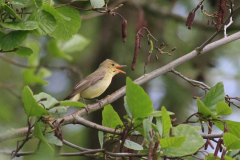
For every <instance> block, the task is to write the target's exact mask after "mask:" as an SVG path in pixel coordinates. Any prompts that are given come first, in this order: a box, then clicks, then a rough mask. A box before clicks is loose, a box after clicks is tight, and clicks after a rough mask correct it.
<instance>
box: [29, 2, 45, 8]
mask: <svg viewBox="0 0 240 160" xmlns="http://www.w3.org/2000/svg"><path fill="white" fill-rule="evenodd" d="M31 1H32V3H33V4H34V6H35V7H36V8H37V9H39V8H41V7H42V5H43V1H42V0H31Z"/></svg>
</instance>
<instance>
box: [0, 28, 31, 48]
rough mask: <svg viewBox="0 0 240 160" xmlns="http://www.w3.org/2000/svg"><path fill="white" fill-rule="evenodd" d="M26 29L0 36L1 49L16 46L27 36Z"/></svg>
mask: <svg viewBox="0 0 240 160" xmlns="http://www.w3.org/2000/svg"><path fill="white" fill-rule="evenodd" d="M28 33H29V32H28V31H12V32H9V33H8V34H5V35H4V36H3V37H2V38H1V42H0V46H1V48H2V49H3V50H5V51H8V50H13V49H15V48H18V47H19V46H20V45H21V44H22V43H23V41H25V40H26V39H27V37H28Z"/></svg>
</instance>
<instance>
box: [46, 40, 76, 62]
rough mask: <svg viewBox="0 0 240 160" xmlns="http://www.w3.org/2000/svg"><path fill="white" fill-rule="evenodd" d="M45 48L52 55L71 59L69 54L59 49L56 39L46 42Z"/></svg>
mask: <svg viewBox="0 0 240 160" xmlns="http://www.w3.org/2000/svg"><path fill="white" fill-rule="evenodd" d="M47 50H48V52H49V53H50V54H51V55H52V56H53V57H56V58H65V59H67V60H72V57H71V56H69V55H67V54H65V53H64V52H63V51H61V50H60V48H59V46H58V40H56V39H52V40H51V41H49V42H48V44H47Z"/></svg>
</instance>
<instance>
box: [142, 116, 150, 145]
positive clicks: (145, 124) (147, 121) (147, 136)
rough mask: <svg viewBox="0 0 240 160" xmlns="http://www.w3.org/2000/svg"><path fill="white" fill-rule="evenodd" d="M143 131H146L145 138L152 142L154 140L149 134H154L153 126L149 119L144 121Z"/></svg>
mask: <svg viewBox="0 0 240 160" xmlns="http://www.w3.org/2000/svg"><path fill="white" fill-rule="evenodd" d="M143 131H144V135H143V136H144V137H145V138H146V139H147V141H148V142H151V140H152V138H151V136H150V134H149V132H152V125H151V122H150V120H149V119H144V120H143Z"/></svg>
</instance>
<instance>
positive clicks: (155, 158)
mask: <svg viewBox="0 0 240 160" xmlns="http://www.w3.org/2000/svg"><path fill="white" fill-rule="evenodd" d="M158 146H159V140H157V141H156V142H155V145H154V148H153V160H157V149H158Z"/></svg>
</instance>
